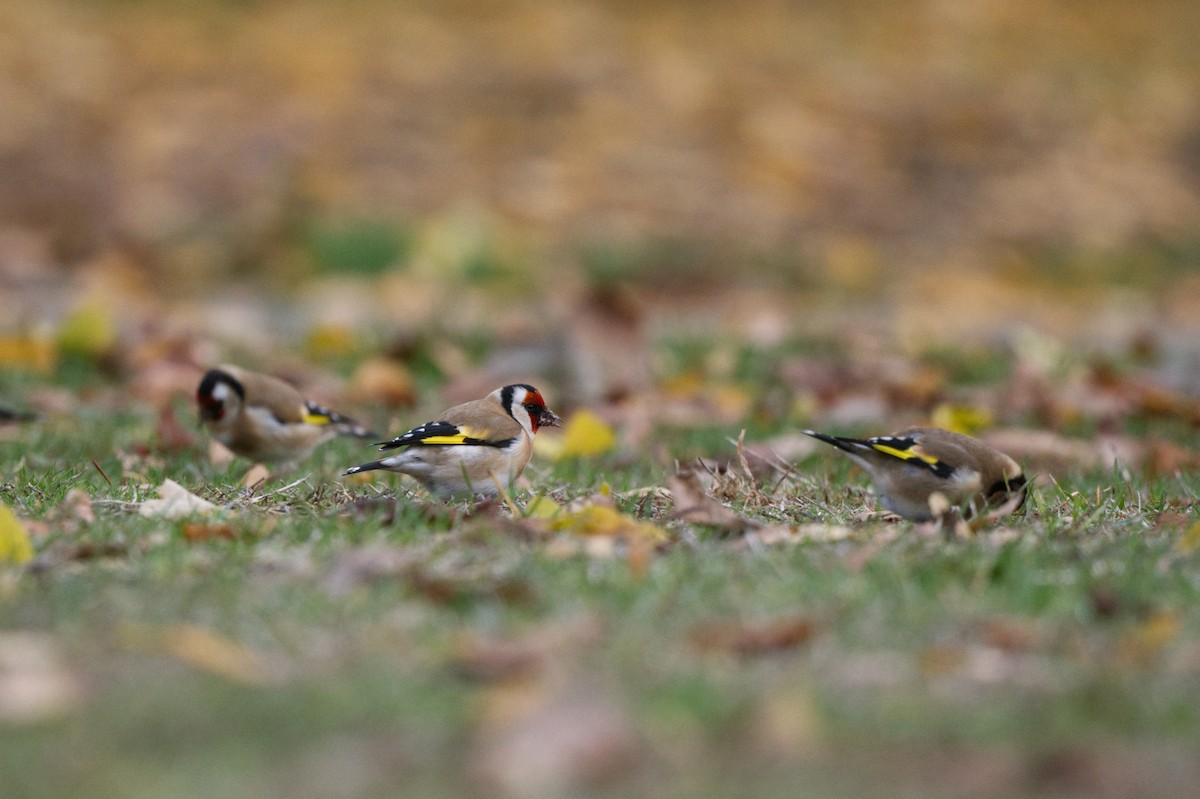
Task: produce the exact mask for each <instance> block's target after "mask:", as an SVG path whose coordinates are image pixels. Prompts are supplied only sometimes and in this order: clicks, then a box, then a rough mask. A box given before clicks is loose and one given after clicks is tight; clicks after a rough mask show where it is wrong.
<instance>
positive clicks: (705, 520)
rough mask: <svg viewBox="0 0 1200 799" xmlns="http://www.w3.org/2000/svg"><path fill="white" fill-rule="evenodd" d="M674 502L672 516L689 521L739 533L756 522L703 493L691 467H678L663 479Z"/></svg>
mask: <svg viewBox="0 0 1200 799" xmlns="http://www.w3.org/2000/svg"><path fill="white" fill-rule="evenodd" d="M667 485H668V488H669V490H670V492H671V498H672V500H673V501H674V503H675V512H674V514H673V515H674V516H675V518H676V519H682V520H683V521H685V522H690V523H692V524H702V525H706V526H708V527H716V528H718V529H721V530H725V531H728V532H730V533H741V532H745V531H746V530H750V529H753V528H754V527H756V526H757V525H756V523H755V522H753V521H751V520H750V519H747V518H745V517H743V516H740V515H738V514H737V513H734V512H733V511H732V510H730V509H729V508H727V507H725V506H724V505H722V504H721V503H720V502H719V501H718V500H717V499H716V498H714V497H712V496H710V495H708V494H707V493H705V491H704V489H703V488H702V487H701V485H700V479H699V477H698V476H697V474H696V472H695V471H693V470H691V469H683V470H680V471H679V472H678V473H677V474H675V475H674V476H673V477H671V479H670V480H669V481H668V483H667Z"/></svg>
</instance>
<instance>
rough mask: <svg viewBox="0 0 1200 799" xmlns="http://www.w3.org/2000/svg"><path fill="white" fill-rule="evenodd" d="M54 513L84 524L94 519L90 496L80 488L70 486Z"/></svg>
mask: <svg viewBox="0 0 1200 799" xmlns="http://www.w3.org/2000/svg"><path fill="white" fill-rule="evenodd" d="M56 515H60V516H62V517H65V518H67V519H71V520H73V521H77V522H83V523H84V524H92V523H94V522H95V521H96V510H95V508H93V507H92V498H91V497H90V496H88V492H86V491H84V490H83V489H82V488H72V489H71V490H70V491H68V492H67V495H66V496H65V497H63V501H62V503H61V504H60V505H59V506H58V511H57V513H56Z"/></svg>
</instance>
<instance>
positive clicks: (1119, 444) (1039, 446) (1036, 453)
mask: <svg viewBox="0 0 1200 799" xmlns="http://www.w3.org/2000/svg"><path fill="white" fill-rule="evenodd" d="M980 438H981V439H982V440H983V441H984V442H986V443H988V444H990V445H991V446H993V447H995V448H996V449H998V450H1000V451H1001V452H1004V453H1006V454H1007V455H1009V456H1011V457H1012V458H1014V459H1016V460H1017V461H1018V462H1020V463H1022V464H1024V465H1025V467H1026V469H1027V470H1029V471H1031V472H1043V473H1048V474H1056V473H1060V472H1063V471H1071V470H1079V469H1107V468H1112V466H1113V465H1114V464H1121V465H1138V464H1141V463H1142V462H1143V461H1144V459H1145V457H1146V445H1145V444H1144V443H1143V442H1140V441H1136V440H1134V439H1131V438H1124V437H1118V436H1100V437H1097V438H1095V439H1078V438H1066V437H1065V436H1061V435H1059V434H1057V433H1054V432H1052V431H1050V430H1028V429H1019V428H1007V429H1002V430H990V431H988V432H987V433H984V434H982V435H981V436H980Z"/></svg>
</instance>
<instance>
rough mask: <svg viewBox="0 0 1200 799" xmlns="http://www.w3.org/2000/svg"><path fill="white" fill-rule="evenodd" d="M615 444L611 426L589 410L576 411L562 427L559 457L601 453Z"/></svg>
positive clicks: (587, 455) (615, 437)
mask: <svg viewBox="0 0 1200 799" xmlns="http://www.w3.org/2000/svg"><path fill="white" fill-rule="evenodd" d="M616 444H617V434H616V433H615V432H614V431H613V429H612V426H611V425H609V424H608V423H607V422H605V421H604V420H603V419H601V418H600V417H599V416H597V415H596V414H594V413H592V412H591V411H589V410H582V411H576V412H575V413H574V414H572V415H571V418H570V419H568V420H567V424H566V426H565V427H564V428H563V434H562V449H561V451H560V452H559V453H558V457H560V458H574V457H584V458H586V457H592V456H596V455H603V454H604V453H605V452H608V451H609V450H611V449H612V448H613V447H614V446H616Z"/></svg>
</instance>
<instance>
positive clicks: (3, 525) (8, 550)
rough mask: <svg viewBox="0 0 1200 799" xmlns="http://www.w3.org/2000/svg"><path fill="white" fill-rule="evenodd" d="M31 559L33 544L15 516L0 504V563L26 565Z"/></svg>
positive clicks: (5, 506)
mask: <svg viewBox="0 0 1200 799" xmlns="http://www.w3.org/2000/svg"><path fill="white" fill-rule="evenodd" d="M32 557H33V544H31V543H30V541H29V534H28V533H27V532H26V531H25V526H24V525H23V524H21V520H20V519H18V518H17V516H16V514H15V513H13V512H12V510H10V509H9V507H8V506H7V505H4V504H2V503H0V563H3V562H5V561H7V562H9V563H26V562H27V561H29V560H30V559H31V558H32Z"/></svg>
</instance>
